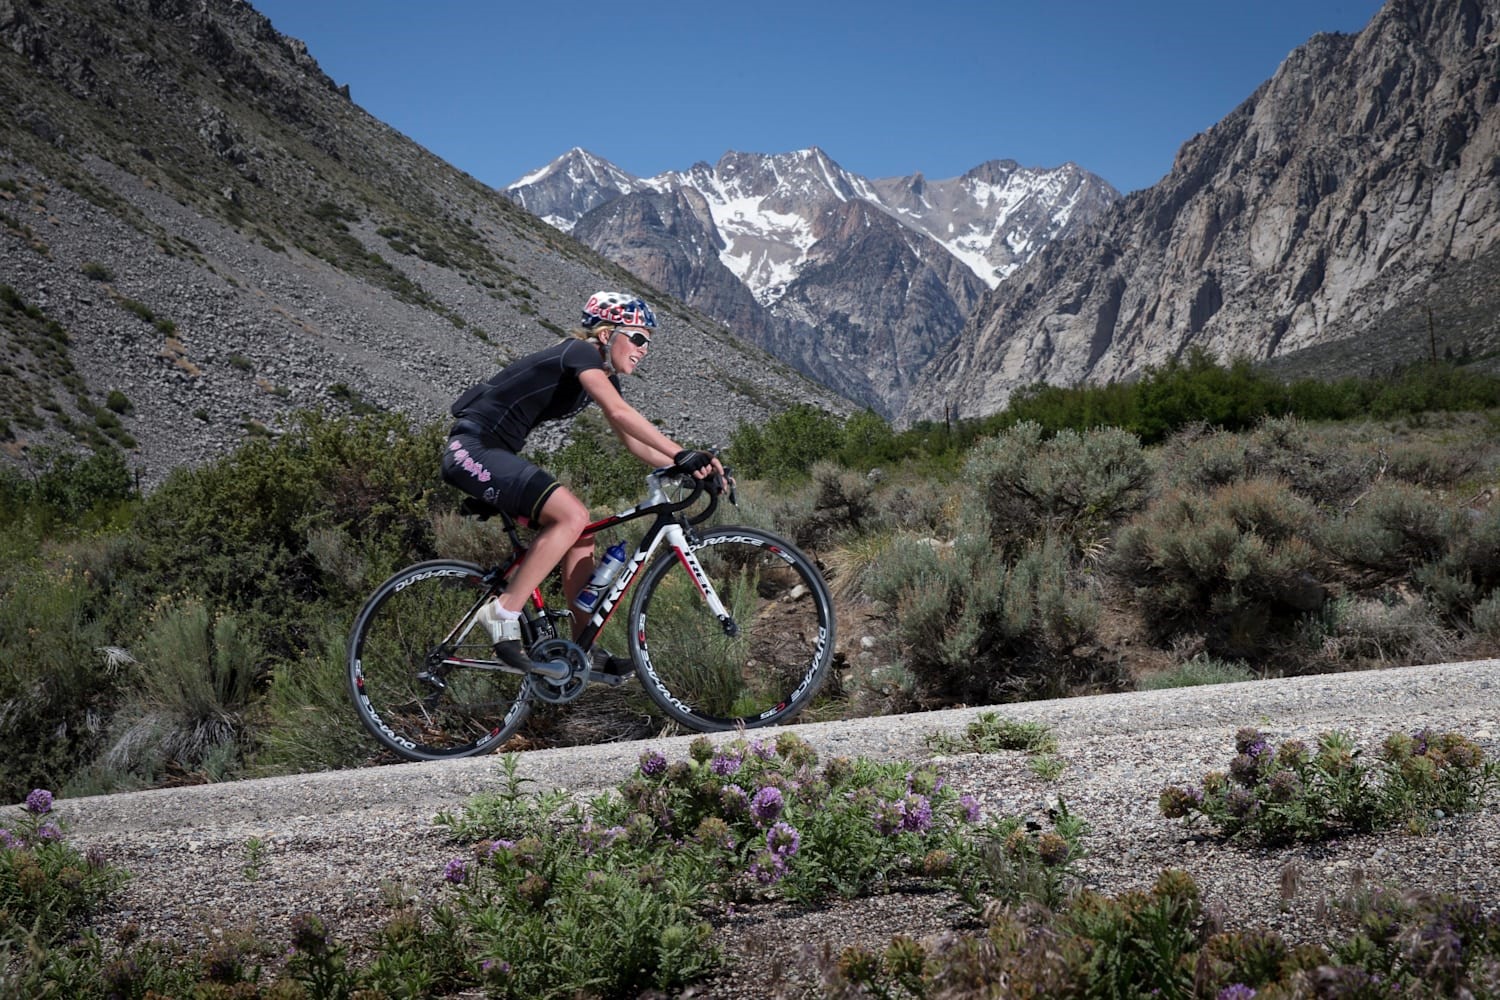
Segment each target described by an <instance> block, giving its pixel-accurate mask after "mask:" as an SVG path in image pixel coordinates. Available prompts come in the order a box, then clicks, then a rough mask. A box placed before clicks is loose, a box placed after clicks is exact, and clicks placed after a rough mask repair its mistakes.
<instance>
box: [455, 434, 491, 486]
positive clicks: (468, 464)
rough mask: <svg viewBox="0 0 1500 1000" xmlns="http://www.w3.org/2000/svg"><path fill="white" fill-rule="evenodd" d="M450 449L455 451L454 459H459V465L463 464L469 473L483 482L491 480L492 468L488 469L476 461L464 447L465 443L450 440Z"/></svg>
mask: <svg viewBox="0 0 1500 1000" xmlns="http://www.w3.org/2000/svg"><path fill="white" fill-rule="evenodd" d="M448 450H449V451H451V452H453V458H454V460H455V461H457V462H458V464H459V465H461V466H463V468H464V471H465V472H467V473H468V474H469V475H471V476H473V477H474V478H475V479H477V480H479V481H480V482H481V483H487V482H489V481H490V470H489V469H486V468H485V467H484V466H482V465H480V464H479V463H478V462H476V461H474V459H473V458H471V457H469V453H468V451H467V450H466V449H465V448H464V447H463V445H461V444H459V443H458V442H457V441H449V442H448Z"/></svg>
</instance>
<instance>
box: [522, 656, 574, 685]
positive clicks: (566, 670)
mask: <svg viewBox="0 0 1500 1000" xmlns="http://www.w3.org/2000/svg"><path fill="white" fill-rule="evenodd" d="M531 662H532V667H531V673H532V674H534V675H536V676H537V677H545V678H546V679H547V680H549V681H562V680H567V678H568V675H569V674H570V673H572V672H573V668H572V666H570V665H569V664H568V662H567V661H566V660H545V661H537V660H532V661H531Z"/></svg>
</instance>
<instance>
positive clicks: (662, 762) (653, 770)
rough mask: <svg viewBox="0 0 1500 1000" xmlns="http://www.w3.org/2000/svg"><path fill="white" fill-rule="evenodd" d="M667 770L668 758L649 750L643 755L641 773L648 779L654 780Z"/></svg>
mask: <svg viewBox="0 0 1500 1000" xmlns="http://www.w3.org/2000/svg"><path fill="white" fill-rule="evenodd" d="M666 769H667V758H665V757H663V756H662V755H661V754H660V753H658V752H657V751H655V750H647V751H646V752H645V753H643V754H641V773H642V774H644V775H645V776H646V777H648V778H653V777H655V776H656V775H658V774H661V773H662V772H663V771H665V770H666Z"/></svg>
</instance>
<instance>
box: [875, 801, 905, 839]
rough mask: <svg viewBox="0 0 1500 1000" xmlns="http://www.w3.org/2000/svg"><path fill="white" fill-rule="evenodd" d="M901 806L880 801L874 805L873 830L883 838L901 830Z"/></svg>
mask: <svg viewBox="0 0 1500 1000" xmlns="http://www.w3.org/2000/svg"><path fill="white" fill-rule="evenodd" d="M901 820H902V813H901V804H900V803H899V802H887V801H885V800H884V799H881V800H880V801H879V802H877V803H876V804H875V829H876V830H878V831H879V832H880V833H881V834H882V835H883V836H886V837H889V836H890V835H891V834H893V833H895V832H896V831H897V830H899V829H901Z"/></svg>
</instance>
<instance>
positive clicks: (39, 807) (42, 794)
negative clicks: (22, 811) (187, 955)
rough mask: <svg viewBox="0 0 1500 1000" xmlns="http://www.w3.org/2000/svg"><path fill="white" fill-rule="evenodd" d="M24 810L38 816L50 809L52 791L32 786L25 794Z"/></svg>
mask: <svg viewBox="0 0 1500 1000" xmlns="http://www.w3.org/2000/svg"><path fill="white" fill-rule="evenodd" d="M26 811H27V812H29V813H35V814H36V815H38V816H40V815H42V814H43V813H49V812H51V811H52V793H51V792H49V791H47V789H45V788H33V789H32V790H31V794H30V795H28V796H26Z"/></svg>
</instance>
